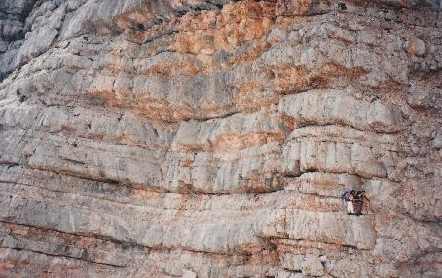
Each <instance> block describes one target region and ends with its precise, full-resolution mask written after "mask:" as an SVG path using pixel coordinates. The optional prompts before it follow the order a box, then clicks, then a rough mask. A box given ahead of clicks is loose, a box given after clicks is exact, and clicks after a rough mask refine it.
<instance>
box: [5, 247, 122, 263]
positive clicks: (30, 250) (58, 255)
mask: <svg viewBox="0 0 442 278" xmlns="http://www.w3.org/2000/svg"><path fill="white" fill-rule="evenodd" d="M0 249H12V250H16V251H26V252H31V253H36V254H41V255H45V256H48V257H54V258H66V259H72V260H78V261H82V262H86V263H91V264H96V265H102V266H109V267H115V268H125V267H127V266H126V265H115V264H109V263H102V262H96V261H92V260H87V259H84V258H78V257H74V256H68V255H61V254H51V253H47V252H42V251H38V250H32V249H27V248H19V247H8V246H0Z"/></svg>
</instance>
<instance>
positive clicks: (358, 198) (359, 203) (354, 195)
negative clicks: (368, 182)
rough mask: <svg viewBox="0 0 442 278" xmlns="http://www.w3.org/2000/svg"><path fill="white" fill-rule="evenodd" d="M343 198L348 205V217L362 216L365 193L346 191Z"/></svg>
mask: <svg viewBox="0 0 442 278" xmlns="http://www.w3.org/2000/svg"><path fill="white" fill-rule="evenodd" d="M341 198H342V199H343V200H344V201H345V204H346V205H347V214H348V215H357V216H359V215H362V208H363V206H364V199H366V197H365V191H363V190H362V191H355V190H346V191H345V192H344V193H343V194H342V196H341Z"/></svg>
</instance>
